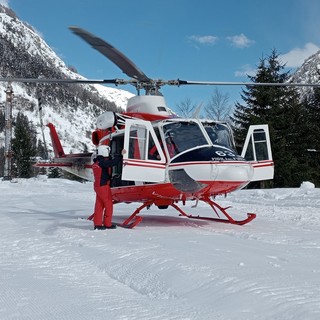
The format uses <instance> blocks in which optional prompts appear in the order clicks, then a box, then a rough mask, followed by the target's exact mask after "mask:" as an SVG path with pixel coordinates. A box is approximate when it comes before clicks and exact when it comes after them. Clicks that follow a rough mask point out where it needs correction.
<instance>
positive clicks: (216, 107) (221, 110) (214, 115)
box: [205, 88, 232, 121]
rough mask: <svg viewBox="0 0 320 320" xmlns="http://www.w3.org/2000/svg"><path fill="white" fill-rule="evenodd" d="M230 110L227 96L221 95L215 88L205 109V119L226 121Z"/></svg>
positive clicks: (226, 94)
mask: <svg viewBox="0 0 320 320" xmlns="http://www.w3.org/2000/svg"><path fill="white" fill-rule="evenodd" d="M231 109H232V107H231V105H230V103H229V94H228V93H222V92H221V91H219V89H218V88H215V90H214V92H213V94H212V95H211V97H210V100H209V103H208V104H207V106H206V107H205V111H206V117H208V118H209V119H214V120H220V121H221V120H224V121H226V120H228V119H229V116H230V115H231Z"/></svg>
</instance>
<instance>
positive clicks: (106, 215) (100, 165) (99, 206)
mask: <svg viewBox="0 0 320 320" xmlns="http://www.w3.org/2000/svg"><path fill="white" fill-rule="evenodd" d="M125 152H126V151H125V150H124V149H123V150H122V152H121V155H115V156H114V158H111V157H110V147H109V146H106V145H101V146H99V147H98V155H97V157H96V158H94V159H93V165H92V170H93V175H94V191H95V193H96V203H95V206H94V216H93V223H94V229H97V230H105V229H115V228H116V227H117V226H116V225H115V224H112V215H113V202H112V194H111V188H110V183H111V179H112V167H113V166H115V165H117V164H118V163H119V162H120V161H121V160H122V156H123V154H125Z"/></svg>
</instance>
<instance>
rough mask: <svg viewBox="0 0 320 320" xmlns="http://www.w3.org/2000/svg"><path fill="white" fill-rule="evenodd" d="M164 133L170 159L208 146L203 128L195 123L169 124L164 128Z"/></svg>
mask: <svg viewBox="0 0 320 320" xmlns="http://www.w3.org/2000/svg"><path fill="white" fill-rule="evenodd" d="M163 133H164V137H165V144H166V147H167V150H168V152H169V155H170V157H174V156H175V155H176V154H178V153H181V152H183V151H185V150H188V149H191V148H195V147H198V146H201V145H207V144H208V142H207V140H206V138H205V136H204V134H203V132H202V131H201V128H200V127H199V125H198V124H197V123H196V122H193V121H188V122H172V123H168V124H166V125H165V126H164V127H163Z"/></svg>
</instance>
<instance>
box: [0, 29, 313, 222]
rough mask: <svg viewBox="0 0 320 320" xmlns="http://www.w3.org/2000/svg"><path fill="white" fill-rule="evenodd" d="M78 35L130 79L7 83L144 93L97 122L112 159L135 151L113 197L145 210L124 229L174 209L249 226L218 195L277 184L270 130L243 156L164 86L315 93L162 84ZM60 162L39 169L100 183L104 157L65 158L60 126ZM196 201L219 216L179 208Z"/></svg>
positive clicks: (218, 126)
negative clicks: (172, 100) (171, 100)
mask: <svg viewBox="0 0 320 320" xmlns="http://www.w3.org/2000/svg"><path fill="white" fill-rule="evenodd" d="M70 29H71V30H72V31H73V32H74V33H75V34H76V35H78V36H79V37H81V38H82V39H83V40H85V41H86V42H87V43H88V44H90V45H91V46H92V47H93V48H94V49H96V50H98V51H99V52H100V53H101V54H103V55H104V56H105V57H107V58H108V59H110V60H111V61H112V62H113V63H115V64H116V65H117V66H118V67H119V68H120V69H121V70H122V71H123V72H124V73H125V74H126V75H127V76H128V77H129V78H130V79H128V80H124V79H106V80H83V79H81V80H79V79H21V78H19V79H17V78H1V79H0V81H17V82H31V83H32V82H33V83H39V82H40V83H99V84H114V85H120V84H123V85H126V84H131V85H133V86H134V87H135V88H136V89H137V91H138V93H140V90H142V89H143V90H145V92H146V94H145V95H140V94H139V95H137V96H134V97H133V98H131V99H129V100H128V104H127V110H126V112H124V113H121V114H120V113H114V112H111V111H107V112H104V113H103V114H101V115H100V116H99V117H98V118H97V123H96V130H95V131H94V132H93V133H92V142H93V144H94V145H95V146H96V147H98V146H99V145H108V146H110V148H111V155H113V154H118V153H120V152H121V150H122V149H125V150H127V152H126V154H125V155H124V157H123V162H122V163H121V164H119V165H118V166H117V167H115V168H114V170H113V173H114V176H113V183H112V196H113V201H114V203H115V204H117V203H123V202H124V203H132V202H138V203H141V205H140V206H139V207H138V208H137V209H136V210H135V211H134V212H133V213H132V214H131V215H130V216H129V217H128V218H127V219H126V220H125V221H124V222H123V223H122V226H125V227H131V228H132V227H134V226H135V225H137V224H138V223H140V222H141V220H142V217H141V216H139V213H140V211H141V210H142V209H143V208H146V207H147V208H148V207H150V206H151V205H155V206H157V207H158V208H160V209H166V208H168V207H169V206H171V207H173V208H175V209H176V210H177V211H178V212H179V214H180V215H182V216H184V217H187V218H191V219H202V220H208V221H217V222H224V223H231V224H237V225H243V224H246V223H248V222H250V221H251V220H253V219H254V218H255V217H256V215H255V214H254V213H248V214H247V217H245V218H244V219H243V220H235V219H233V218H232V217H231V216H230V215H229V214H228V213H227V209H228V208H223V207H221V206H220V205H219V204H218V203H217V202H215V201H214V200H213V199H215V197H216V196H218V195H227V194H228V193H230V192H233V191H236V190H239V189H242V188H244V187H245V186H247V185H248V184H249V183H250V182H252V181H262V180H269V179H273V174H274V163H273V160H272V152H271V146H270V138H269V131H268V125H266V124H262V125H254V126H250V128H249V130H248V134H247V137H246V140H245V143H244V147H243V150H242V153H241V155H239V154H238V153H237V151H236V148H235V143H234V138H233V134H232V130H231V128H230V126H229V125H228V124H227V123H226V122H221V121H213V120H208V119H197V118H195V119H182V118H179V117H177V116H176V115H175V114H174V113H173V112H172V111H171V110H170V109H169V108H168V107H167V105H166V102H165V99H164V97H163V96H162V94H161V93H160V92H159V89H160V88H161V87H162V86H164V85H171V86H173V85H175V86H181V85H246V86H250V85H251V86H315V85H313V84H305V83H304V84H299V83H248V82H243V83H239V82H199V81H185V80H179V79H178V80H154V79H151V78H149V77H148V76H146V75H145V74H144V73H143V72H142V71H141V70H140V69H139V68H138V67H137V66H136V65H135V64H134V63H133V62H132V61H131V60H130V59H128V58H127V57H126V56H125V55H124V54H123V53H121V52H120V51H119V50H117V49H116V48H114V47H113V46H112V45H110V44H109V43H107V42H106V41H104V40H102V39H100V38H98V37H97V36H95V35H93V34H91V33H89V32H87V31H85V30H83V29H81V28H78V27H70ZM48 127H49V129H50V134H51V139H52V145H53V148H54V159H53V162H52V163H38V164H37V166H49V167H54V166H57V167H61V168H62V169H63V170H66V171H68V172H70V173H73V174H75V175H76V176H79V177H81V178H83V179H86V180H89V181H92V180H93V174H92V170H91V165H92V161H93V158H94V157H95V155H96V153H95V152H94V153H81V154H65V152H64V150H63V147H62V145H61V143H60V140H59V137H58V134H57V132H56V130H55V127H54V125H53V124H51V123H50V124H48ZM188 200H193V201H196V203H197V202H198V201H203V202H205V203H207V204H208V205H209V206H210V207H211V208H212V209H213V212H214V213H215V214H216V216H213V217H203V216H198V215H191V214H188V213H186V212H185V211H184V210H183V209H182V208H181V206H179V204H182V205H185V203H186V201H188Z"/></svg>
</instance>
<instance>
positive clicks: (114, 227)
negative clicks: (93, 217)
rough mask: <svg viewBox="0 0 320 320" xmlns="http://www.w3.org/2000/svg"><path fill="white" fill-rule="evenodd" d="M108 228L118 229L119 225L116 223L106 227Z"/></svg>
mask: <svg viewBox="0 0 320 320" xmlns="http://www.w3.org/2000/svg"><path fill="white" fill-rule="evenodd" d="M105 228H106V229H116V228H117V226H116V225H115V224H112V225H111V226H110V227H105Z"/></svg>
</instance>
